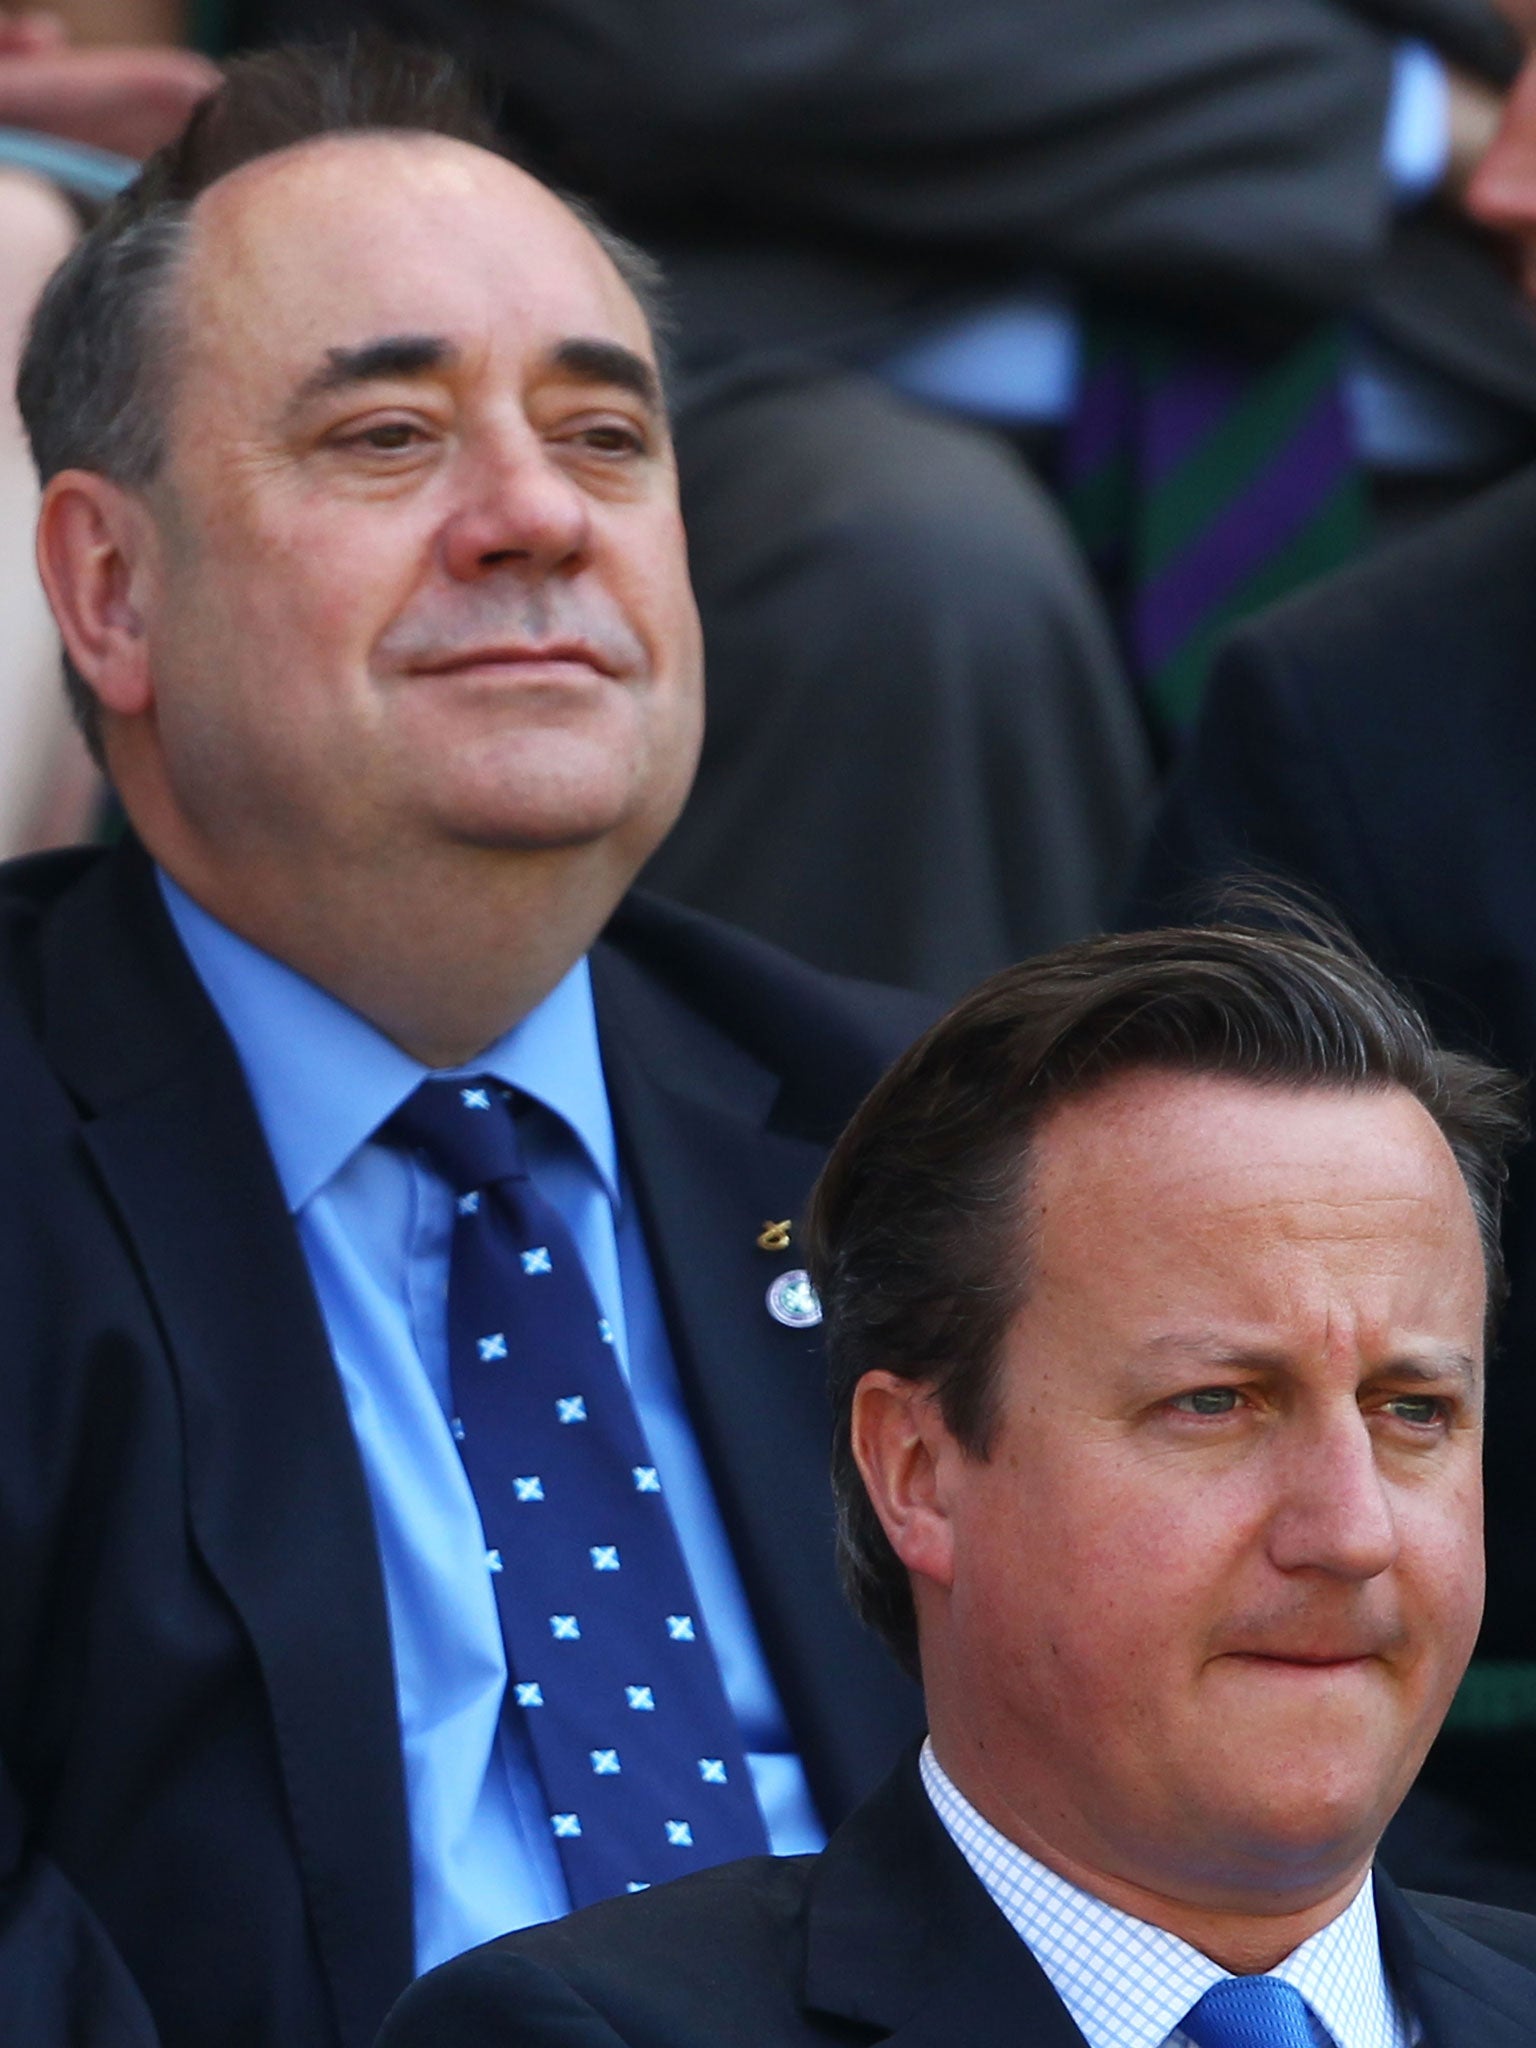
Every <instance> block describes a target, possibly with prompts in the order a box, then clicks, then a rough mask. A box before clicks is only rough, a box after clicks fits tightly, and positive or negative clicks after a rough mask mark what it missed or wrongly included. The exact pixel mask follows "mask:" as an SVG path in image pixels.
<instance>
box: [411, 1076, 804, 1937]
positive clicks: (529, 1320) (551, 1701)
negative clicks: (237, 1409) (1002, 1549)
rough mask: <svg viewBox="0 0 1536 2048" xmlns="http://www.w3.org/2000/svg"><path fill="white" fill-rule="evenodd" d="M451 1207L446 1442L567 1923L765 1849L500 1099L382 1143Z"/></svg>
mask: <svg viewBox="0 0 1536 2048" xmlns="http://www.w3.org/2000/svg"><path fill="white" fill-rule="evenodd" d="M385 1136H386V1137H388V1138H389V1139H390V1140H391V1141H392V1142H395V1143H398V1144H404V1145H408V1146H412V1147H414V1148H415V1149H416V1150H418V1151H419V1152H420V1153H421V1154H422V1156H423V1158H424V1159H425V1160H426V1162H427V1164H428V1165H429V1166H430V1167H431V1168H432V1170H433V1171H434V1172H435V1173H437V1174H439V1175H440V1176H441V1177H442V1178H443V1179H445V1180H446V1181H447V1183H448V1185H449V1186H450V1188H451V1189H452V1190H453V1193H454V1198H455V1203H456V1211H457V1213H456V1215H455V1219H454V1230H453V1251H452V1264H451V1268H450V1276H449V1286H448V1363H449V1377H450V1381H451V1385H452V1390H453V1409H454V1412H453V1418H452V1427H453V1433H454V1436H455V1438H456V1440H457V1442H458V1446H459V1451H460V1454H461V1456H462V1457H463V1460H464V1466H465V1469H466V1471H467V1472H468V1474H469V1480H470V1484H471V1486H472V1487H473V1489H474V1494H475V1501H476V1504H477V1506H478V1507H479V1510H480V1520H481V1525H482V1527H483V1529H484V1532H485V1541H486V1564H487V1568H488V1569H489V1570H490V1572H491V1573H492V1574H493V1584H494V1587H495V1592H496V1605H497V1610H498V1613H499V1615H500V1619H501V1630H502V1637H503V1640H504V1642H505V1644H506V1652H507V1667H508V1711H512V1712H520V1714H521V1717H522V1721H523V1724H524V1726H525V1727H526V1729H527V1731H528V1736H529V1740H530V1742H531V1745H532V1749H533V1754H534V1758H535V1761H536V1763H537V1765H538V1769H539V1774H540V1776H541V1778H542V1780H543V1785H544V1791H545V1794H546V1797H547V1800H548V1808H549V1825H550V1828H551V1830H552V1832H553V1835H554V1839H555V1842H556V1844H557V1846H558V1848H559V1852H560V1858H561V1862H562V1864H563V1866H564V1870H565V1876H566V1881H567V1884H568V1886H569V1888H570V1893H571V1899H572V1902H573V1903H574V1904H575V1905H578V1906H583V1905H588V1904H590V1903H591V1902H592V1901H593V1900H595V1899H603V1898H608V1897H611V1896H612V1895H613V1894H614V1893H615V1892H622V1891H640V1890H643V1889H644V1888H645V1887H646V1886H647V1885H649V1884H653V1883H657V1882H660V1881H661V1880H662V1879H664V1878H669V1877H681V1876H683V1875H684V1874H685V1873H687V1872H688V1871H693V1870H700V1869H704V1868H706V1867H707V1866H708V1865H710V1864H715V1863H723V1862H727V1861H729V1860H730V1859H731V1858H732V1857H735V1856H748V1855H753V1854H758V1853H761V1852H763V1851H765V1850H766V1849H767V1846H768V1843H767V1836H766V1833H765V1830H764V1827H763V1821H762V1816H761V1814H760V1813H759V1811H758V1807H757V1801H756V1797H755V1795H754V1792H753V1787H752V1783H751V1778H750V1775H749V1773H748V1770H747V1762H746V1755H745V1752H744V1750H743V1748H742V1741H741V1734H740V1730H739V1728H738V1727H737V1724H736V1720H735V1717H734V1715H733V1714H732V1712H731V1708H730V1704H729V1702H728V1701H727V1699H726V1696H725V1688H724V1686H723V1685H722V1683H721V1680H720V1671H719V1667H718V1665H717V1664H716V1661H715V1656H714V1652H713V1650H712V1648H711V1647H710V1643H709V1639H708V1636H707V1633H706V1631H705V1627H704V1621H703V1617H702V1615H701V1614H700V1612H699V1606H698V1597H697V1595H696V1593H695V1592H694V1588H693V1582H692V1579H691V1577H690V1575H689V1571H688V1567H687V1564H686V1562H685V1561H684V1558H683V1554H682V1550H681V1547H680V1546H679V1543H678V1540H677V1532H676V1530H675V1529H674V1527H673V1524H672V1516H671V1513H670V1510H669V1509H668V1507H667V1503H666V1500H665V1499H664V1497H663V1495H662V1488H661V1479H660V1476H659V1474H658V1472H657V1470H656V1466H655V1464H654V1463H653V1461H652V1458H651V1454H650V1451H649V1450H648V1448H647V1446H646V1442H645V1438H644V1436H643V1434H642V1433H641V1429H640V1424H639V1420H638V1418H637V1417H636V1414H635V1410H634V1403H633V1402H632V1400H631V1398H630V1394H629V1389H628V1387H627V1386H626V1385H625V1383H624V1378H623V1375H622V1374H621V1373H620V1371H619V1368H618V1362H617V1358H616V1355H615V1352H614V1342H613V1332H612V1330H611V1329H610V1328H609V1326H608V1324H607V1323H606V1322H605V1321H604V1320H603V1317H602V1315H601V1314H600V1312H599V1310H598V1307H597V1303H596V1301H595V1299H594V1298H593V1294H592V1289H591V1286H590V1283H589V1282H588V1279H587V1274H586V1269H585V1267H584V1265H583V1263H582V1259H581V1254H580V1252H579V1251H578V1249H577V1247H576V1243H575V1240H574V1239H573V1237H572V1236H571V1233H570V1231H569V1229H568V1228H567V1227H566V1224H565V1221H564V1219H563V1218H562V1217H561V1215H560V1213H559V1211H558V1210H557V1209H555V1208H554V1207H553V1205H552V1204H551V1203H549V1202H547V1201H546V1200H545V1199H544V1198H543V1196H542V1195H540V1193H539V1192H538V1190H537V1189H536V1188H535V1187H534V1185H533V1183H532V1181H531V1180H530V1179H529V1177H528V1173H527V1169H526V1168H525V1166H524V1164H523V1157H522V1148H521V1146H520V1144H519V1142H518V1137H517V1129H516V1125H515V1123H514V1121H513V1117H512V1112H511V1108H510V1105H509V1103H508V1100H507V1091H506V1090H505V1088H503V1086H502V1085H501V1084H500V1083H499V1082H497V1081H494V1080H491V1079H489V1078H486V1077H483V1076H482V1077H478V1078H476V1079H474V1080H469V1081H424V1082H422V1084H421V1086H420V1087H419V1088H418V1089H417V1090H416V1092H415V1094H414V1095H413V1096H412V1097H411V1098H410V1100H409V1101H408V1102H407V1103H405V1104H404V1106H403V1107H402V1108H401V1109H400V1110H398V1111H397V1112H396V1114H395V1115H394V1116H393V1117H392V1118H391V1119H390V1121H389V1124H388V1125H387V1126H386V1127H385Z"/></svg>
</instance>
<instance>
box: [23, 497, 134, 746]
mask: <svg viewBox="0 0 1536 2048" xmlns="http://www.w3.org/2000/svg"><path fill="white" fill-rule="evenodd" d="M154 543H155V529H154V522H153V520H152V519H151V517H150V513H149V508H148V506H147V505H146V504H145V503H144V500H143V498H142V497H140V496H139V494H138V493H137V492H134V491H129V490H125V489H124V488H123V486H122V485H121V484H115V483H113V482H112V481H111V480H110V478H108V477H104V476H98V475H97V473H96V472H95V471H94V470H89V469H65V470H61V471H60V472H59V473H58V475H57V476H54V477H51V478H50V479H49V482H48V485H47V488H46V489H45V490H44V492H43V503H42V509H41V510H40V512H39V513H38V521H37V567H38V573H39V575H40V576H41V577H42V579H43V588H44V590H46V591H47V593H48V602H49V604H50V606H51V607H52V609H53V616H54V618H55V620H56V621H57V623H58V628H59V631H60V633H61V634H62V635H63V639H64V645H65V648H66V649H67V650H68V653H69V657H70V660H71V661H72V662H73V663H74V665H75V667H76V668H77V669H78V670H79V671H80V673H81V675H82V676H84V678H85V680H86V681H87V683H89V685H90V686H91V688H92V689H93V690H94V691H95V693H96V695H97V696H98V697H99V698H100V699H101V704H102V708H103V710H106V711H111V712H116V713H118V714H119V715H120V716H122V717H125V718H131V717H133V716H135V714H137V713H139V712H142V711H146V710H148V708H149V705H150V703H151V701H152V698H153V694H154V693H153V690H152V688H151V685H150V677H149V651H148V645H147V639H146V634H145V626H144V615H143V599H144V595H145V591H146V587H147V581H148V578H149V576H150V575H151V573H152V562H153V552H154Z"/></svg>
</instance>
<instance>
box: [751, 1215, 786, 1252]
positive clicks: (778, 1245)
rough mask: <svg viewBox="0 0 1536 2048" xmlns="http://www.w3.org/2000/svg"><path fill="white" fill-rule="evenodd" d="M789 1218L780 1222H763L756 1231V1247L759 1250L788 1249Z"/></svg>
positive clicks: (779, 1250) (783, 1250) (782, 1250)
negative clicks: (760, 1227)
mask: <svg viewBox="0 0 1536 2048" xmlns="http://www.w3.org/2000/svg"><path fill="white" fill-rule="evenodd" d="M789 1225H790V1218H789V1217H787V1216H786V1217H785V1218H784V1221H783V1222H782V1223H765V1224H764V1225H763V1227H762V1229H761V1230H760V1231H759V1232H758V1233H757V1248H758V1250H759V1251H760V1252H787V1251H788V1250H789Z"/></svg>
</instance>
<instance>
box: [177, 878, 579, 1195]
mask: <svg viewBox="0 0 1536 2048" xmlns="http://www.w3.org/2000/svg"><path fill="white" fill-rule="evenodd" d="M156 874H157V879H158V881H159V884H160V892H161V895H162V897H163V898H164V901H165V907H166V909H167V911H168V912H169V914H170V918H171V922H172V923H173V924H174V925H175V927H176V931H177V935H178V936H179V937H180V939H181V942H182V944H183V946H184V947H185V948H186V950H187V953H188V955H189V956H190V958H191V961H192V965H193V966H194V967H195V968H196V970H197V973H198V977H199V979H200V980H201V981H202V984H203V986H204V988H205V989H206V990H207V992H208V994H209V997H210V998H211V999H212V1002H213V1005H214V1008H215V1009H216V1010H217V1011H218V1013H219V1015H220V1017H221V1018H222V1019H223V1021H224V1027H225V1029H226V1030H227V1031H228V1032H229V1035H230V1037H231V1038H232V1039H233V1040H234V1043H235V1050H236V1052H237V1053H238V1054H239V1056H240V1063H241V1065H242V1066H243V1067H244V1069H245V1075H246V1080H247V1082H248V1083H249V1085H250V1089H251V1094H252V1096H253V1097H254V1099H255V1103H256V1111H257V1114H258V1116H259V1117H260V1118H261V1125H262V1129H263V1130H264V1131H265V1133H266V1137H267V1143H268V1145H269V1146H270V1147H271V1149H272V1157H273V1160H274V1162H275V1164H276V1166H277V1172H278V1178H279V1180H280V1181H281V1182H282V1187H283V1193H284V1195H285V1197H286V1199H287V1203H288V1207H289V1210H290V1211H291V1212H292V1213H293V1214H295V1215H296V1214H297V1213H298V1212H299V1210H301V1209H302V1208H303V1207H304V1205H305V1204H306V1203H307V1202H308V1201H309V1200H310V1199H311V1198H312V1197H313V1196H314V1195H316V1194H317V1193H318V1192H319V1190H320V1189H321V1188H323V1187H324V1186H325V1184H326V1183H327V1181H329V1180H330V1179H331V1178H332V1177H333V1176H334V1175H335V1174H336V1173H337V1172H338V1171H339V1170H340V1169H341V1167H343V1166H344V1165H345V1164H346V1162H347V1161H348V1160H349V1159H350V1158H351V1157H352V1154H353V1153H354V1152H355V1151H356V1150H357V1148H358V1147H359V1146H360V1145H362V1144H364V1143H365V1142H366V1141H367V1140H368V1139H369V1138H370V1137H372V1135H373V1134H374V1132H375V1131H377V1129H378V1128H379V1126H380V1124H382V1123H383V1122H384V1121H385V1120H386V1119H387V1118H388V1117H390V1116H392V1115H393V1114H394V1112H395V1111H396V1110H397V1109H398V1108H399V1107H400V1105H401V1103H402V1102H404V1101H405V1099H406V1097H407V1096H409V1095H410V1094H411V1093H412V1091H413V1090H414V1089H415V1088H416V1086H417V1084H418V1083H419V1082H420V1081H422V1080H424V1079H425V1078H426V1076H427V1074H428V1073H429V1072H431V1071H433V1070H432V1069H429V1068H427V1067H425V1066H423V1065H422V1063H421V1062H420V1061H419V1060H416V1059H413V1058H412V1057H411V1055H410V1054H409V1053H407V1052H404V1051H402V1050H401V1048H400V1047H399V1046H398V1045H396V1044H394V1043H393V1042H392V1041H391V1040H390V1039H388V1038H386V1037H385V1036H384V1034H383V1033H382V1032H381V1031H378V1030H376V1029H375V1027H374V1026H373V1025H372V1024H370V1023H369V1022H368V1021H367V1019H366V1018H364V1017H361V1016H359V1015H358V1013H357V1011H356V1010H351V1009H348V1007H347V1005H346V1004H345V1003H342V1002H339V1001H338V1000H337V999H336V997H335V996H333V995H329V994H327V992H326V991H325V990H324V989H323V988H321V987H319V986H318V985H317V984H316V983H315V982H312V981H309V980H307V979H306V978H305V977H304V976H303V975H302V974H299V973H298V972H296V970H295V969H293V968H292V967H289V966H286V965H285V964H284V963H283V962H282V961H281V960H277V959H274V958H273V956H272V955H271V954H270V953H264V952H262V951H261V949H260V948H259V947H257V946H253V945H252V944H251V943H250V941H249V940H248V939H242V938H241V937H240V936H239V935H238V934H237V933H235V932H232V931H231V930H230V929H229V927H228V926H227V925H224V924H221V923H220V922H219V920H218V919H217V918H215V917H213V916H211V915H210V914H209V912H207V911H206V910H204V909H203V908H202V906H201V905H200V904H197V903H194V902H193V900H192V898H191V897H190V896H188V895H187V893H186V891H185V890H184V889H182V888H180V887H178V885H177V884H176V883H175V882H173V881H172V880H171V878H170V876H169V875H167V874H165V873H164V872H163V870H158V869H157V871H156ZM452 1071H453V1072H455V1073H457V1072H464V1073H475V1074H494V1075H495V1076H496V1078H497V1079H498V1080H500V1081H505V1082H506V1083H507V1084H508V1085H509V1086H510V1087H514V1088H519V1089H521V1090H522V1091H523V1092H524V1093H525V1094H528V1095H531V1096H533V1097H534V1098H535V1099H536V1100H537V1101H539V1102H541V1103H543V1104H544V1106H545V1107H546V1108H547V1109H550V1110H552V1111H553V1112H554V1113H555V1115H556V1116H558V1117H560V1118H561V1119H562V1120H563V1121H564V1122H565V1123H566V1124H567V1125H568V1126H569V1128H570V1129H571V1130H572V1131H573V1132H574V1133H575V1135H576V1137H577V1138H578V1139H579V1140H580V1143H581V1146H582V1149H583V1150H584V1151H585V1153H586V1154H587V1157H588V1159H589V1160H590V1161H591V1163H592V1166H593V1168H594V1169H595V1170H596V1172H597V1173H598V1175H599V1176H600V1178H601V1180H602V1182H603V1185H604V1187H605V1189H606V1190H607V1194H608V1198H609V1200H610V1202H612V1204H613V1205H614V1208H615V1210H617V1208H618V1203H619V1168H618V1147H617V1143H616V1141H615V1138H614V1133H613V1116H612V1112H611V1111H610V1109H609V1106H608V1090H607V1087H606V1084H605V1082H604V1080H603V1063H602V1054H601V1052H600V1050H599V1047H598V1040H597V1014H596V1011H595V1009H594V1008H593V1003H592V978H591V975H590V973H589V971H588V967H587V962H586V960H585V959H584V958H583V959H581V960H578V961H577V962H576V964H575V966H574V967H572V968H571V970H570V972H569V973H568V974H566V975H565V977H564V978H563V980H561V981H559V982H557V983H556V985H555V986H554V988H552V989H551V990H550V992H549V994H548V995H547V996H546V997H545V998H544V1000H543V1002H541V1003H540V1004H539V1005H538V1006H537V1008H535V1009H533V1010H530V1011H529V1013H528V1015H527V1016H526V1017H524V1018H523V1019H522V1020H521V1022H519V1023H517V1024H515V1025H514V1026H513V1027H512V1029H511V1030H510V1031H509V1032H507V1033H506V1034H505V1036H504V1037H502V1038H498V1039H497V1040H496V1042H495V1043H494V1044H493V1045H490V1046H487V1047H486V1049H485V1051H484V1052H483V1053H481V1054H480V1055H479V1057H478V1058H476V1059H474V1060H472V1061H468V1062H466V1063H465V1066H464V1067H463V1068H462V1069H459V1068H455V1069H452Z"/></svg>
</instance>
